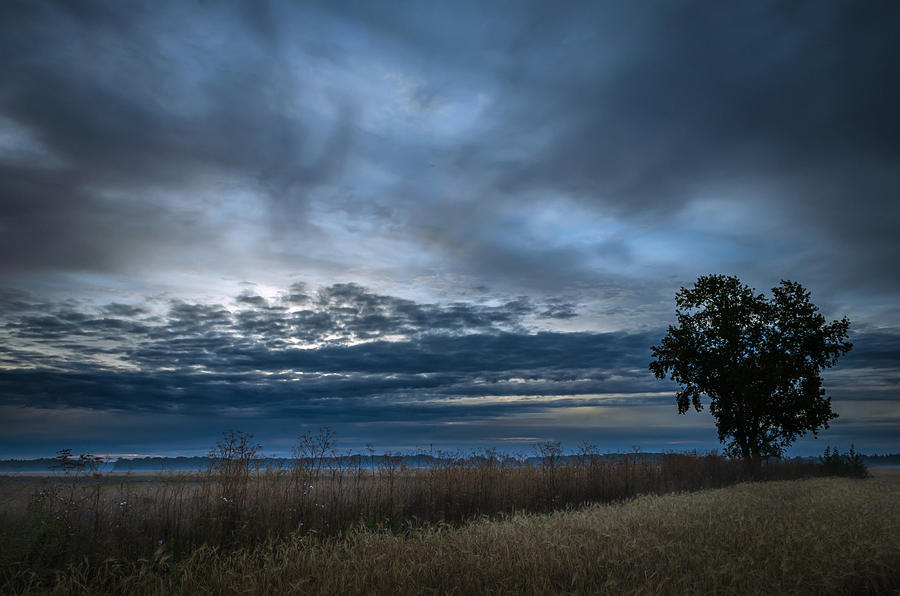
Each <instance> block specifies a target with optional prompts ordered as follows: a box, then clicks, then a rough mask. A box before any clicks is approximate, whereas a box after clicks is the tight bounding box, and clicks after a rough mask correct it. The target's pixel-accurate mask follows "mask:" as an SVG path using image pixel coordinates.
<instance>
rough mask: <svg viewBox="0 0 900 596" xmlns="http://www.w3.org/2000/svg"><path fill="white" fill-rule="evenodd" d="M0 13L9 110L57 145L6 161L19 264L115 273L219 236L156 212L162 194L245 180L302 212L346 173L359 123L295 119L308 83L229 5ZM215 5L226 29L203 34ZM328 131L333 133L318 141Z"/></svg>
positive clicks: (5, 108)
mask: <svg viewBox="0 0 900 596" xmlns="http://www.w3.org/2000/svg"><path fill="white" fill-rule="evenodd" d="M0 11H2V13H0V22H2V23H3V24H2V33H3V34H2V39H3V41H2V42H0V56H2V59H3V63H4V67H3V69H4V70H3V72H4V76H3V79H4V86H3V92H2V93H0V115H2V116H3V117H4V118H5V119H7V120H9V121H11V122H12V123H13V124H14V125H15V126H16V127H17V128H20V129H23V130H24V131H25V132H26V133H27V134H28V135H29V136H30V137H31V138H33V139H34V141H35V142H37V143H39V144H40V146H41V151H42V152H43V153H44V159H43V160H36V161H37V162H38V163H37V164H35V163H30V164H23V163H19V162H13V163H2V164H0V180H2V183H0V195H2V197H3V201H2V203H0V208H2V210H0V223H2V224H3V228H4V233H3V235H2V240H0V267H3V268H4V269H6V270H18V269H23V268H28V269H34V268H41V267H48V266H49V267H54V268H69V269H94V270H107V269H110V268H112V269H115V268H119V267H121V266H122V265H124V264H125V263H128V262H131V261H135V260H137V261H140V260H142V259H143V258H144V255H145V253H149V254H151V255H152V254H153V252H154V251H155V250H158V249H159V247H160V246H162V243H168V244H170V245H171V244H174V245H175V246H176V247H177V246H179V245H180V246H181V247H182V248H187V247H188V246H193V245H195V244H196V243H197V242H198V241H201V242H202V241H204V240H205V241H207V242H208V241H209V240H211V239H214V238H215V236H216V234H217V233H218V230H207V229H205V226H204V224H203V223H202V221H197V220H196V219H197V214H196V213H191V210H190V209H188V215H184V214H180V213H179V214H178V217H172V214H171V213H168V210H167V209H159V208H158V207H154V206H153V205H151V204H150V201H152V200H153V199H156V197H157V196H158V195H159V193H163V192H167V193H170V194H174V195H175V196H176V197H177V196H190V195H191V193H192V189H193V190H196V189H197V188H198V187H199V188H204V186H205V185H208V184H209V183H210V181H211V180H212V181H214V182H215V181H216V180H217V179H222V178H225V177H227V176H232V177H238V178H240V177H244V178H246V179H247V180H249V181H250V182H251V183H254V184H257V185H258V187H259V189H260V190H261V191H262V192H263V193H264V194H265V195H267V196H269V198H270V199H271V200H272V201H274V202H276V203H278V204H286V203H287V204H296V206H297V207H298V208H299V206H300V205H302V203H303V201H304V193H305V192H306V191H308V190H309V189H311V188H315V187H316V186H318V185H321V184H323V183H325V182H326V181H329V180H331V179H333V178H334V177H335V176H337V175H338V174H339V171H340V168H341V167H342V166H341V163H342V159H343V158H342V155H343V154H345V153H346V151H347V147H348V143H349V142H350V137H349V125H347V124H344V123H343V121H344V119H343V116H339V117H338V118H337V119H336V120H335V122H336V123H335V124H334V125H333V127H332V129H331V130H328V131H324V132H323V131H313V130H312V128H313V127H311V126H310V125H309V124H308V122H304V121H303V120H302V118H300V117H297V116H291V115H289V114H287V113H286V110H285V106H286V103H285V102H288V103H289V102H292V101H294V100H295V97H296V93H297V90H296V89H292V88H291V83H289V82H288V81H286V80H284V77H283V76H282V74H281V73H282V72H283V71H284V65H283V64H282V62H281V60H280V58H279V57H278V56H277V55H272V54H271V49H269V48H265V47H263V46H260V45H259V44H258V43H257V39H256V38H255V37H252V38H250V39H248V37H247V32H246V31H245V28H244V26H243V25H242V24H241V23H240V22H239V21H236V20H235V15H234V14H232V13H231V12H229V11H228V10H227V9H225V8H221V9H216V8H215V7H211V6H210V7H206V8H203V7H199V6H190V5H183V4H170V5H165V4H159V5H157V4H144V5H139V4H136V5H131V6H124V5H119V4H117V3H100V2H88V3H78V5H77V7H76V5H72V4H63V3H53V2H33V3H19V2H14V3H5V4H4V6H3V8H2V9H0ZM193 13H198V14H196V15H193ZM199 14H202V15H204V16H206V17H207V18H209V19H210V21H211V22H210V23H208V25H210V26H209V27H202V26H200V27H197V28H196V29H191V24H192V22H194V23H196V19H195V17H196V16H199ZM192 15H193V16H192ZM216 22H217V23H218V24H219V25H220V26H221V29H216V28H215V23H216ZM170 28H173V29H172V30H170ZM223 34H224V35H227V36H228V38H229V39H228V42H227V43H220V41H219V40H217V37H218V36H219V35H223ZM346 113H347V111H346V109H345V108H341V110H340V114H344V115H345V114H346ZM314 134H320V135H322V138H324V141H323V142H322V143H321V144H320V145H318V146H316V147H311V146H310V137H311V136H312V135H314ZM42 161H43V162H46V163H41V162H42ZM154 202H156V201H154ZM282 215H283V214H282ZM13 221H14V222H15V225H12V222H13Z"/></svg>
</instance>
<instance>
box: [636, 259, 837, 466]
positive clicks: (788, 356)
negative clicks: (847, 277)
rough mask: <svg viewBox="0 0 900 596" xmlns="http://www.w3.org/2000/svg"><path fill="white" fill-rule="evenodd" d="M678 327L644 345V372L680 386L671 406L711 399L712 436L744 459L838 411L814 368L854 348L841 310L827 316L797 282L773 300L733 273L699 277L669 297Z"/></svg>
mask: <svg viewBox="0 0 900 596" xmlns="http://www.w3.org/2000/svg"><path fill="white" fill-rule="evenodd" d="M675 304H676V309H675V314H676V317H677V325H671V326H669V328H668V333H667V334H666V336H665V337H663V339H662V341H660V343H659V345H658V346H652V347H651V351H652V356H653V358H654V360H653V361H652V362H651V363H650V370H651V371H652V372H653V374H655V375H656V377H657V378H660V379H664V378H666V376H667V375H669V376H670V377H671V379H672V380H673V381H675V382H676V383H679V384H680V385H681V386H682V388H681V391H679V392H678V393H677V394H676V400H677V403H678V413H679V414H684V413H685V412H687V411H688V410H689V409H690V407H691V406H692V405H693V407H694V408H695V409H696V410H697V411H700V410H701V409H702V407H703V406H702V404H701V402H700V396H701V395H706V396H708V397H709V399H710V405H709V409H710V412H711V413H712V415H713V417H714V418H715V419H716V425H717V427H718V431H719V441H721V442H722V443H724V444H725V445H726V452H727V453H728V454H730V455H733V456H737V455H740V456H741V457H743V458H744V459H745V460H746V461H748V462H749V461H758V460H759V459H760V458H762V457H768V456H778V455H781V454H782V453H783V452H784V449H785V448H786V447H788V446H789V445H791V444H792V443H793V442H794V441H795V440H796V439H797V438H799V437H801V436H803V435H804V434H805V433H807V432H812V433H813V435H815V434H816V433H817V431H818V430H819V428H820V427H824V428H828V422H829V421H830V420H832V419H834V418H837V417H838V415H837V414H836V413H835V412H833V411H832V409H831V398H830V397H827V396H826V395H825V389H824V388H823V387H822V377H821V371H822V370H823V369H825V368H830V367H832V366H834V365H835V364H836V363H837V359H838V357H839V356H841V355H843V354H844V353H846V352H847V351H848V350H850V348H852V347H853V344H851V343H850V342H849V341H847V337H848V330H849V328H850V321H849V319H847V318H846V317H844V318H842V319H841V320H839V321H832V322H831V323H827V322H826V319H825V317H824V316H822V315H821V314H820V313H819V309H818V308H817V307H816V306H815V305H814V304H813V303H812V302H811V301H810V294H809V292H808V291H807V290H806V289H805V288H804V287H803V286H801V285H800V284H799V283H795V282H792V281H784V280H782V281H781V283H780V284H779V285H778V286H776V287H774V288H772V297H771V298H766V296H765V295H764V294H757V293H756V291H755V290H754V289H752V288H750V287H749V286H747V285H745V284H743V283H742V282H741V281H740V280H739V279H738V278H737V277H734V276H725V275H706V276H702V277H700V278H699V279H697V281H696V283H695V284H694V286H693V287H692V288H681V289H680V290H679V291H678V293H677V294H676V295H675Z"/></svg>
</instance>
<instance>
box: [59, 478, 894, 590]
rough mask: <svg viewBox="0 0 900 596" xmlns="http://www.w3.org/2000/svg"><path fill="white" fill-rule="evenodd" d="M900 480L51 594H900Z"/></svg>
mask: <svg viewBox="0 0 900 596" xmlns="http://www.w3.org/2000/svg"><path fill="white" fill-rule="evenodd" d="M898 562H900V477H898V476H876V477H874V478H870V479H867V480H855V479H845V478H814V479H806V480H793V481H783V482H767V483H744V484H739V485H736V486H731V487H728V488H722V489H713V490H706V491H700V492H693V493H678V494H669V495H663V496H652V495H650V496H642V497H637V498H635V499H633V500H630V501H626V502H624V503H619V504H611V505H591V506H588V507H585V508H582V509H579V510H574V511H561V512H555V513H549V514H529V515H525V514H522V515H514V516H509V517H507V518H505V519H500V520H493V521H491V520H487V519H485V520H481V521H476V522H473V523H471V524H468V525H466V526H464V527H462V528H451V527H449V526H445V527H438V528H434V527H432V528H428V529H422V530H416V531H412V532H410V533H409V534H407V535H406V536H398V535H395V534H387V533H384V532H377V531H373V530H366V529H362V530H360V531H358V532H355V533H353V534H351V535H350V536H345V537H343V538H332V539H316V537H315V536H309V535H306V536H303V537H300V536H298V535H294V536H292V537H289V538H285V539H279V540H271V541H269V542H267V543H265V544H263V545H258V546H255V547H248V548H245V549H239V550H234V551H221V550H218V549H216V548H200V549H199V550H197V551H196V552H194V553H193V554H192V555H191V556H190V557H189V558H187V559H185V560H182V561H180V562H178V563H173V562H172V561H171V560H169V559H168V558H167V555H166V554H165V553H164V552H163V551H160V552H158V553H157V555H156V556H154V557H151V558H148V559H144V560H142V561H138V562H119V563H117V562H114V561H111V560H110V561H107V562H106V563H105V564H101V565H88V564H83V565H81V566H74V567H70V568H69V570H68V571H67V572H66V573H64V574H62V575H60V576H59V578H58V580H57V582H56V584H55V585H53V586H52V587H50V588H47V591H48V592H50V593H56V594H69V593H85V594H96V593H129V594H191V595H193V594H202V593H213V594H238V593H241V594H282V593H297V594H306V593H318V594H563V593H576V594H577V593H611V594H623V593H624V594H891V593H894V594H898V593H900V563H898Z"/></svg>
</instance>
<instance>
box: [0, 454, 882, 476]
mask: <svg viewBox="0 0 900 596" xmlns="http://www.w3.org/2000/svg"><path fill="white" fill-rule="evenodd" d="M625 455H626V454H623V453H610V454H606V455H603V456H601V457H603V458H605V459H607V460H608V461H609V462H610V463H615V462H616V461H618V460H619V459H620V458H622V457H625ZM627 455H628V456H629V457H631V458H635V457H637V458H638V459H640V460H645V461H655V460H657V459H659V458H660V457H661V456H662V455H663V454H662V453H628V454H627ZM458 457H464V458H465V459H466V460H468V461H469V462H471V463H475V464H477V463H478V460H479V458H483V456H480V455H468V456H458ZM458 457H457V456H446V455H442V456H434V455H431V454H428V453H423V454H407V455H390V454H383V455H360V454H356V455H342V456H335V457H323V458H316V459H309V458H302V459H303V460H304V461H306V462H307V463H314V464H315V465H317V466H320V467H335V468H349V467H354V466H361V467H364V468H376V467H381V466H383V465H385V463H388V462H390V463H391V464H393V465H400V466H403V467H406V468H430V467H434V466H438V465H441V464H443V463H445V462H447V461H448V460H454V459H458ZM578 457H579V456H578V455H563V456H561V457H560V458H559V460H558V461H559V463H560V464H562V465H565V464H566V463H575V462H576V460H577V458H578ZM801 459H803V460H807V461H818V460H819V458H817V457H807V458H801ZM294 462H295V460H294V459H293V458H287V457H267V458H262V459H258V460H256V462H255V464H256V465H257V466H258V467H260V468H263V469H271V470H279V469H287V468H290V467H291V466H292V465H293V464H294ZM523 462H524V463H527V464H532V465H538V464H540V463H541V457H539V456H534V457H529V458H526V459H524V460H522V459H515V458H512V457H510V458H509V461H508V462H507V463H508V464H510V465H516V464H518V465H521V464H522V463H523ZM213 463H214V461H213V459H212V458H209V457H204V456H194V457H184V456H181V457H134V458H124V457H120V458H117V459H115V460H108V461H103V462H102V463H101V464H99V466H98V467H97V470H96V471H97V472H101V473H110V472H195V471H197V470H207V469H209V468H210V466H212V465H213ZM863 463H865V464H866V465H867V466H900V453H890V454H884V455H877V454H876V455H864V456H863ZM58 464H59V461H58V460H57V459H55V458H52V457H42V458H38V459H3V460H0V473H6V474H8V473H16V472H19V473H39V472H57V471H59V470H58Z"/></svg>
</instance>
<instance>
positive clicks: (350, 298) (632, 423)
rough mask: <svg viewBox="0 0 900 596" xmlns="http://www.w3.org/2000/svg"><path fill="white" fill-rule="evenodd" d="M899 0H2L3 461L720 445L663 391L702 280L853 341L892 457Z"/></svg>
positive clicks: (857, 371) (898, 256)
mask: <svg viewBox="0 0 900 596" xmlns="http://www.w3.org/2000/svg"><path fill="white" fill-rule="evenodd" d="M898 22H900V4H898V3H896V2H893V1H885V2H879V1H871V2H838V1H834V2H831V1H824V2H822V1H809V2H768V1H761V0H752V1H750V0H748V1H743V2H742V1H733V2H714V1H705V2H695V1H689V0H683V1H678V2H671V1H665V2H653V1H647V2H584V3H577V2H566V3H562V4H560V3H553V2H544V1H541V2H526V1H515V2H487V3H485V2H441V3H437V2H435V3H428V2H388V1H379V2H343V1H333V0H329V1H327V2H321V3H319V4H317V3H314V2H304V3H299V2H283V3H278V2H269V3H266V2H246V3H242V2H202V1H197V2H180V1H179V2H146V3H139V2H129V3H124V2H113V1H110V2H90V1H84V2H58V3H54V2H40V1H36V0H27V1H26V0H22V1H17V0H12V1H7V2H3V3H2V4H0V73H2V77H0V457H31V456H43V455H52V454H53V452H55V451H56V450H57V449H60V448H63V447H71V448H73V449H74V450H75V451H76V452H79V451H90V452H94V453H140V454H194V453H202V452H204V451H206V450H207V449H208V448H209V447H210V446H211V445H212V444H213V443H214V442H215V440H216V437H217V436H218V435H219V433H220V432H221V431H223V430H227V429H230V428H236V429H241V430H244V431H247V432H253V433H255V434H256V436H257V438H258V439H259V440H260V442H262V443H263V445H264V447H265V451H266V452H267V453H271V454H279V453H282V454H283V453H287V452H289V450H290V447H291V444H292V443H293V439H294V437H296V436H297V435H298V434H300V433H302V432H304V431H306V430H311V429H312V430H315V429H317V428H318V427H319V426H329V427H331V428H332V429H334V430H336V431H337V438H338V440H339V445H340V446H341V447H345V448H356V449H358V448H360V447H361V446H363V445H364V444H365V443H367V442H371V443H372V444H373V445H374V446H375V448H376V450H386V449H409V448H413V447H416V446H419V447H427V446H429V445H434V446H435V448H466V449H468V448H474V447H480V446H497V447H499V448H501V449H505V450H509V451H517V450H520V451H527V450H529V449H530V448H531V446H532V445H533V444H534V443H535V442H537V441H543V440H558V441H562V442H563V444H564V445H566V446H569V447H575V446H576V445H577V443H579V442H580V441H582V440H588V441H591V442H593V443H595V444H596V445H598V446H599V447H600V448H601V449H610V450H619V449H630V448H631V447H632V446H639V447H641V448H642V449H644V450H648V451H655V450H663V449H678V450H680V449H694V448H697V449H704V450H705V449H712V448H715V447H716V446H717V442H716V434H715V428H714V425H713V420H712V419H711V417H710V415H709V414H708V412H706V411H704V412H702V413H700V414H697V413H691V414H686V415H683V416H679V415H678V414H677V410H676V406H675V401H674V391H675V389H676V387H675V386H674V385H673V384H672V383H670V382H667V381H658V380H656V379H655V378H653V376H652V375H651V374H650V373H649V371H648V369H647V365H648V363H649V361H650V346H651V345H653V344H654V343H656V342H658V340H659V339H660V338H661V337H662V336H663V335H664V333H665V328H666V325H668V324H669V323H671V322H673V318H674V316H673V312H674V299H673V298H674V294H675V292H676V291H677V290H678V288H679V287H681V286H684V285H689V284H691V283H692V282H693V281H694V280H695V279H696V278H697V277H698V276H699V275H703V274H707V273H725V274H734V275H737V276H739V277H740V278H741V279H742V280H744V281H745V282H747V283H749V284H750V285H752V286H753V287H755V288H757V289H758V290H760V291H767V290H768V289H769V288H771V287H772V286H774V285H776V284H778V282H779V281H780V280H781V279H791V280H794V281H798V282H800V283H802V284H803V285H805V286H806V287H807V288H809V289H810V290H811V292H812V299H813V301H814V302H815V303H816V304H818V305H819V306H820V308H821V309H822V312H823V314H824V315H825V316H826V317H828V318H829V319H834V318H840V317H841V316H844V315H846V316H848V317H849V318H850V319H851V320H852V322H853V325H852V327H851V340H852V341H853V342H854V344H855V347H854V349H853V351H852V352H850V354H848V355H847V356H846V357H845V358H844V359H842V361H841V362H840V363H839V365H838V367H837V368H835V369H833V370H831V371H828V372H827V373H826V377H825V378H826V387H827V388H828V391H829V395H831V396H832V398H833V400H834V401H833V405H834V409H835V410H836V411H837V412H838V413H839V414H840V416H841V417H840V418H839V419H838V420H836V421H835V422H834V423H833V424H832V427H831V429H829V430H827V431H824V432H823V433H822V434H821V435H820V438H819V439H818V440H817V441H813V440H812V439H804V440H802V441H800V442H798V443H797V445H796V446H795V447H794V449H793V450H792V453H794V454H818V453H821V451H822V450H823V449H824V447H825V444H827V443H830V444H832V445H839V446H841V447H845V448H846V447H849V445H850V443H855V444H856V446H857V448H859V449H861V450H862V451H864V452H885V451H900V440H898V437H900V393H898V387H900V276H898V275H897V262H898V261H900V241H898V239H897V229H898V227H900V109H898V107H897V106H900V77H898V70H897V68H898V64H900V36H898V35H897V28H896V24H897V23H898Z"/></svg>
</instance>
